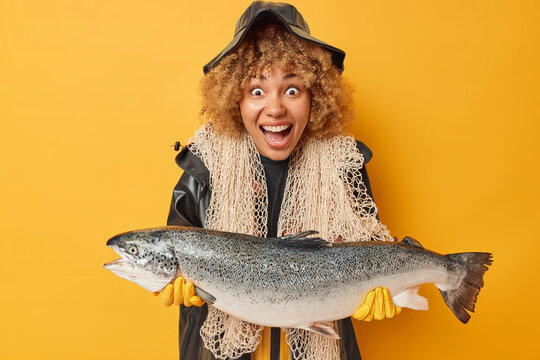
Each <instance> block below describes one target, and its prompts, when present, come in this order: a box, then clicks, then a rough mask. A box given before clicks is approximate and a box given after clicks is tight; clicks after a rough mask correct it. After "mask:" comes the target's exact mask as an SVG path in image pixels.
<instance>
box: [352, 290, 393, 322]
mask: <svg viewBox="0 0 540 360" xmlns="http://www.w3.org/2000/svg"><path fill="white" fill-rule="evenodd" d="M400 312H401V308H400V307H399V306H396V305H394V302H393V301H392V297H391V296H390V293H389V292H388V289H387V288H383V287H380V286H379V287H376V288H375V289H373V290H371V291H370V292H368V293H367V294H366V298H365V299H364V303H363V304H362V305H360V307H358V309H356V311H355V312H354V314H352V315H351V316H352V317H353V318H355V319H356V320H364V321H371V320H372V319H375V320H382V319H384V318H392V317H394V315H396V314H399V313H400Z"/></svg>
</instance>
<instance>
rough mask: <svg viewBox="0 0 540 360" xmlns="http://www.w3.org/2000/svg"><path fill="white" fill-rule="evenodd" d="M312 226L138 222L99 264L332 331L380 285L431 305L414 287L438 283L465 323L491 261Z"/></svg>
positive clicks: (250, 315)
mask: <svg viewBox="0 0 540 360" xmlns="http://www.w3.org/2000/svg"><path fill="white" fill-rule="evenodd" d="M315 234H316V232H315V231H306V232H302V233H299V234H292V235H286V236H282V237H277V238H259V237H255V236H251V235H245V234H237V233H230V232H221V231H214V230H208V229H201V228H190V227H178V226H168V227H161V228H153V229H144V230H136V231H130V232H126V233H122V234H119V235H117V236H115V237H113V238H111V239H110V240H109V241H108V242H107V246H109V247H111V248H112V249H114V250H115V251H116V252H117V253H118V254H119V255H120V259H118V260H115V261H113V262H110V263H107V264H105V265H104V267H105V269H107V270H110V271H112V272H113V273H115V274H116V275H118V276H120V277H122V278H126V279H128V280H130V281H133V282H135V283H137V284H138V285H140V286H142V287H143V288H145V289H147V290H149V291H153V292H155V291H160V290H162V289H163V288H164V287H165V286H166V285H167V284H170V283H172V282H173V281H174V279H175V278H177V277H178V276H182V277H183V278H184V279H186V280H187V281H191V282H192V283H193V284H194V285H195V288H196V292H197V295H199V296H200V297H201V298H202V299H203V300H205V301H206V302H208V303H209V304H210V305H212V306H215V307H216V308H218V309H220V310H222V311H224V312H225V313H228V314H230V315H232V316H235V317H237V318H239V319H241V320H244V321H247V322H250V323H253V324H257V325H263V326H274V327H282V328H302V329H307V330H310V331H314V332H317V333H320V334H322V335H324V336H329V337H332V338H337V334H335V331H334V330H333V329H332V327H330V326H328V324H329V322H330V321H333V320H338V319H342V318H346V317H349V316H351V315H352V314H353V313H354V312H355V310H356V309H357V308H358V307H359V306H360V305H361V304H362V302H363V301H364V298H365V295H366V294H367V292H368V291H370V290H372V289H374V288H376V287H378V286H382V287H385V288H387V289H388V290H389V292H390V295H391V296H392V300H393V301H394V303H395V304H396V305H397V306H400V307H406V308H411V309H415V310H427V309H428V303H427V299H425V298H424V297H422V296H420V295H418V292H417V291H418V287H419V285H421V284H425V283H432V284H435V286H437V288H439V290H440V292H441V294H442V297H443V299H444V301H445V302H446V304H447V305H448V307H449V308H450V309H451V310H452V312H453V313H454V314H455V316H456V317H457V318H458V319H459V320H460V321H461V322H463V323H467V322H468V321H469V319H470V317H471V316H470V314H469V313H468V311H470V312H474V308H475V303H476V299H477V296H478V293H479V291H480V289H481V288H482V287H483V285H484V281H483V276H484V273H485V272H486V271H487V269H488V265H491V264H492V254H491V253H486V252H465V253H456V254H448V255H442V254H439V253H436V252H434V251H431V250H427V249H424V248H423V247H422V245H420V243H419V242H417V241H416V240H414V239H413V238H410V237H406V238H404V239H403V241H401V242H386V241H365V242H334V243H332V242H328V241H325V240H324V239H321V238H319V237H314V235H315ZM336 299H339V301H336ZM467 310H468V311H467Z"/></svg>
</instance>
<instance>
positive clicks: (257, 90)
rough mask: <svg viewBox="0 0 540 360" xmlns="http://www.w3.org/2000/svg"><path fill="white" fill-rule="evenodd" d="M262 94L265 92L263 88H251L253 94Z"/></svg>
mask: <svg viewBox="0 0 540 360" xmlns="http://www.w3.org/2000/svg"><path fill="white" fill-rule="evenodd" d="M262 94H264V92H263V91H262V89H261V88H254V89H252V90H251V95H255V96H261V95H262Z"/></svg>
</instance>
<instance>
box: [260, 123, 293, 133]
mask: <svg viewBox="0 0 540 360" xmlns="http://www.w3.org/2000/svg"><path fill="white" fill-rule="evenodd" d="M290 127H291V125H279V126H268V125H264V126H263V127H262V128H263V129H264V130H266V131H271V132H280V131H283V130H287V129H288V128H290Z"/></svg>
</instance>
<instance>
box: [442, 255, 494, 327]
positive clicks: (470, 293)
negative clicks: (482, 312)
mask: <svg viewBox="0 0 540 360" xmlns="http://www.w3.org/2000/svg"><path fill="white" fill-rule="evenodd" d="M492 256H493V255H492V254H490V253H481V252H470V253H457V254H448V255H446V257H447V258H449V259H450V260H453V261H455V262H458V263H459V264H461V265H462V266H463V265H464V266H466V268H467V270H466V271H467V273H466V274H465V277H464V278H463V280H461V283H460V284H459V286H458V287H457V288H455V289H452V290H447V291H443V290H441V289H439V291H440V292H441V294H442V297H443V299H444V302H446V305H448V307H449V308H450V310H452V312H453V313H454V315H456V317H457V318H458V319H459V321H461V322H462V323H464V324H466V323H467V322H468V321H469V319H470V318H471V315H470V314H469V313H468V312H467V311H465V309H467V310H469V311H471V312H474V305H475V303H476V299H477V297H478V293H479V292H480V289H481V288H482V286H484V279H483V276H484V274H485V272H486V271H487V270H488V265H491V264H492V262H493V260H492Z"/></svg>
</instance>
